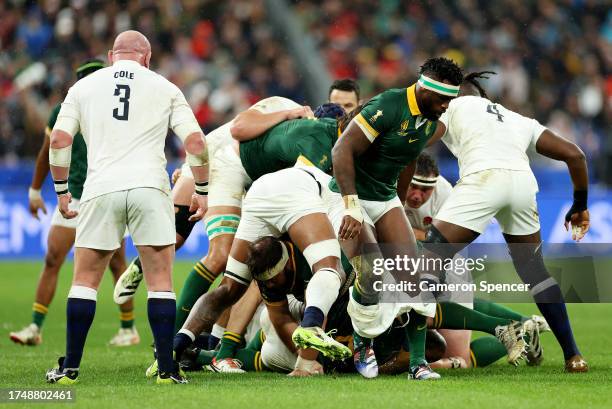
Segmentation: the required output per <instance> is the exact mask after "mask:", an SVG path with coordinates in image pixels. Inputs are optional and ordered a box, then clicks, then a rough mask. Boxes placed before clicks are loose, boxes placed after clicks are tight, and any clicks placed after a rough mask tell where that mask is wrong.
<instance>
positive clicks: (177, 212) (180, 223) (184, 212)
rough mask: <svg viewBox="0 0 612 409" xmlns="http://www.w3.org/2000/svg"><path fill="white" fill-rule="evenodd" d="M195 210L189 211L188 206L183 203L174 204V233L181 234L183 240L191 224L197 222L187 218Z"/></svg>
mask: <svg viewBox="0 0 612 409" xmlns="http://www.w3.org/2000/svg"><path fill="white" fill-rule="evenodd" d="M194 213H195V212H190V211H189V206H184V205H174V223H175V225H176V234H178V235H179V236H181V237H182V238H183V240H187V238H188V237H189V235H190V234H191V231H192V230H193V226H195V224H196V223H197V222H191V221H189V218H190V217H191V216H192V215H193V214H194Z"/></svg>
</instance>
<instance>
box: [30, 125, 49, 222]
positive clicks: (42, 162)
mask: <svg viewBox="0 0 612 409" xmlns="http://www.w3.org/2000/svg"><path fill="white" fill-rule="evenodd" d="M50 137H51V130H50V129H49V128H45V138H44V141H43V144H42V146H41V147H40V150H39V151H38V155H37V156H36V165H35V166H34V175H33V176H32V184H31V185H30V188H29V189H28V201H29V207H30V213H31V214H32V216H33V217H34V218H35V219H36V220H39V218H38V210H39V209H40V210H42V212H43V213H44V214H47V208H46V207H45V202H44V201H43V199H42V196H41V194H40V190H41V188H42V185H43V183H44V181H45V178H46V177H47V174H49V146H50V145H51V138H50Z"/></svg>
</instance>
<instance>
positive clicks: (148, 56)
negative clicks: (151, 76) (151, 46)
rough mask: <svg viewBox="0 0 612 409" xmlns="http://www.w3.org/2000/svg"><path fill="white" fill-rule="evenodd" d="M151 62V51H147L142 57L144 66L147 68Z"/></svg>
mask: <svg viewBox="0 0 612 409" xmlns="http://www.w3.org/2000/svg"><path fill="white" fill-rule="evenodd" d="M150 62H151V51H149V52H148V53H147V54H146V55H145V57H144V64H143V65H144V66H145V67H147V68H149V63H150Z"/></svg>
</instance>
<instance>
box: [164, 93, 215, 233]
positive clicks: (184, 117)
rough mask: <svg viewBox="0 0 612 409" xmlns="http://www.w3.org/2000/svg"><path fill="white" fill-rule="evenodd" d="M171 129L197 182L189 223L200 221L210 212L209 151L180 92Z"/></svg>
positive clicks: (172, 117) (171, 117)
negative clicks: (183, 148) (181, 143)
mask: <svg viewBox="0 0 612 409" xmlns="http://www.w3.org/2000/svg"><path fill="white" fill-rule="evenodd" d="M170 127H171V128H172V130H173V131H174V133H175V134H176V136H178V137H179V138H180V139H181V141H182V142H183V145H184V147H185V156H186V162H187V164H188V165H189V166H190V167H191V172H192V173H193V179H194V182H195V192H194V194H193V197H192V199H191V206H190V207H189V211H190V212H193V211H195V214H193V215H192V216H191V217H190V218H189V221H197V220H200V219H201V218H202V217H204V215H205V214H206V211H207V210H208V163H209V161H208V149H207V146H206V139H204V133H203V132H202V129H200V125H199V124H198V121H197V120H196V118H195V115H194V114H193V111H192V110H191V107H190V106H189V104H188V103H187V101H186V100H185V96H184V95H183V93H182V92H181V91H180V90H178V88H177V93H176V95H175V97H174V99H173V101H172V108H171V114H170Z"/></svg>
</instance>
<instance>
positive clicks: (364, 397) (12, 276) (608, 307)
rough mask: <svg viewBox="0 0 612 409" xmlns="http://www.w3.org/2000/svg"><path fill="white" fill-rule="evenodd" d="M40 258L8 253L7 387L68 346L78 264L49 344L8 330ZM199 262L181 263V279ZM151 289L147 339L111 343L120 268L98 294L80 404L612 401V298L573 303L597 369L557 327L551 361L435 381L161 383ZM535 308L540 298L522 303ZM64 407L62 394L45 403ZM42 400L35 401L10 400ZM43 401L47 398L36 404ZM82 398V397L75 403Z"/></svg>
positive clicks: (140, 305)
mask: <svg viewBox="0 0 612 409" xmlns="http://www.w3.org/2000/svg"><path fill="white" fill-rule="evenodd" d="M39 268H40V264H39V263H32V262H14V263H0V280H1V281H0V300H2V301H1V304H0V305H2V308H1V309H0V325H1V327H2V334H0V387H3V388H38V387H40V388H43V387H46V386H47V385H46V384H45V383H44V373H45V371H46V369H48V368H50V367H51V366H53V364H54V362H55V360H56V359H57V357H58V356H60V355H62V354H63V351H64V345H65V344H64V342H65V333H64V331H65V297H66V294H67V292H68V288H69V285H70V278H71V269H72V266H71V265H66V266H65V267H64V268H63V269H62V272H61V278H60V284H59V286H58V289H57V296H56V300H55V301H54V303H53V304H52V306H51V308H50V311H49V315H48V317H47V320H46V322H45V326H44V332H43V344H42V345H41V346H39V347H36V348H31V347H22V346H18V345H14V344H12V343H11V342H10V340H9V339H8V332H9V331H11V330H14V329H19V328H21V327H22V326H23V325H25V324H27V323H29V320H30V313H31V312H30V311H31V305H32V302H33V296H34V288H35V285H36V280H37V278H38V272H39ZM189 269H190V265H189V264H187V263H177V265H176V268H175V271H176V272H175V289H176V290H177V291H178V290H179V288H180V284H181V283H182V280H183V278H184V277H185V274H186V272H187V271H189ZM145 298H146V293H145V291H140V292H139V294H138V297H137V305H136V325H137V327H138V329H139V331H140V334H141V337H142V343H141V344H140V345H139V346H137V347H132V348H127V349H116V348H111V347H109V346H107V345H106V343H107V342H108V341H109V339H110V338H111V336H112V335H113V334H114V332H115V331H116V330H117V328H118V325H119V318H118V309H117V307H116V306H115V305H114V304H113V302H112V285H111V279H110V276H107V277H105V280H104V282H103V283H102V286H101V291H100V293H99V295H98V307H97V311H96V319H95V321H94V324H93V326H92V329H91V331H90V333H89V337H88V342H87V346H86V350H85V356H84V359H83V363H82V366H81V376H80V378H79V381H80V383H79V384H78V385H77V386H76V387H75V388H74V390H75V391H76V401H77V403H76V406H78V407H86V408H103V407H104V408H111V407H112V408H116V409H128V408H139V409H145V408H152V409H162V408H188V407H194V408H196V407H197V408H245V409H247V408H249V409H250V408H263V407H268V408H270V407H271V408H273V409H276V408H290V409H294V408H296V409H297V408H311V409H319V408H328V407H329V408H332V407H333V408H368V409H375V408H395V407H410V408H417V407H441V408H443V407H448V408H453V409H455V408H463V407H466V408H492V409H501V408H514V409H516V408H585V407H586V408H596V407H597V408H610V407H612V382H611V381H612V355H611V354H610V350H609V349H608V347H610V344H611V341H612V320H611V318H610V317H611V316H612V304H603V305H592V304H583V305H570V306H569V310H570V314H571V317H572V319H573V325H574V332H575V334H576V337H577V339H578V342H579V345H580V346H581V348H582V351H583V354H584V355H585V357H586V358H587V360H588V361H589V363H590V365H591V371H590V372H589V373H588V374H565V373H563V371H562V367H563V361H562V356H561V351H560V349H559V348H558V346H557V345H556V343H555V340H554V338H553V336H552V335H550V334H546V335H544V336H543V344H544V351H545V361H544V363H543V365H542V366H541V367H539V368H531V367H526V366H521V367H519V368H513V367H510V366H509V365H507V364H505V363H504V362H498V363H497V364H495V365H493V366H491V367H489V368H478V369H474V370H455V371H441V373H442V376H443V379H442V380H441V381H438V382H434V383H425V382H423V383H419V382H414V381H412V382H411V381H408V380H407V379H406V376H405V375H402V376H395V377H392V376H381V377H379V378H378V379H375V380H372V381H366V380H363V379H361V378H360V377H359V376H357V375H345V376H326V377H320V378H313V379H291V378H288V377H286V376H283V375H278V374H269V373H266V374H247V375H238V376H226V375H218V374H207V373H197V374H191V375H190V381H191V383H190V384H189V385H176V386H170V387H158V386H156V385H155V384H154V383H153V382H152V381H149V380H147V379H145V378H144V371H145V369H146V367H147V365H148V364H149V363H150V361H151V351H150V348H149V347H148V345H149V344H150V343H151V335H150V331H149V330H148V324H147V322H146V304H145V301H146V300H145ZM515 307H516V309H519V310H520V311H522V312H524V313H535V312H536V311H537V310H536V307H535V306H534V305H515ZM48 405H50V406H53V407H62V406H61V405H60V404H45V405H44V406H45V407H46V406H48ZM0 406H3V407H10V408H17V407H32V405H31V404H29V405H28V404H10V405H8V404H5V405H3V404H0ZM35 407H38V406H35ZM70 407H72V406H70Z"/></svg>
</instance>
